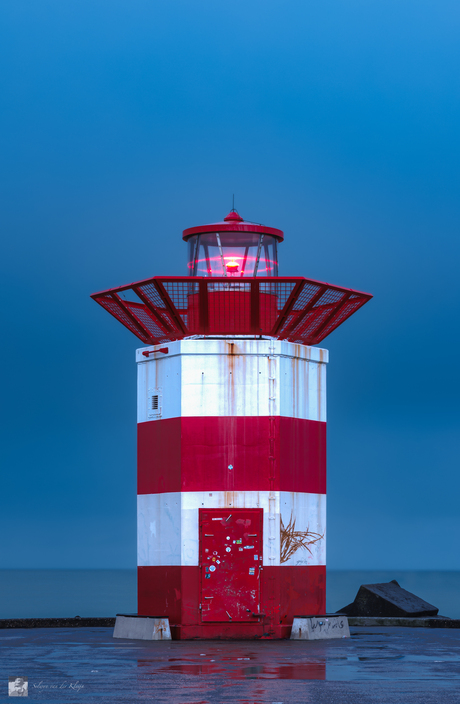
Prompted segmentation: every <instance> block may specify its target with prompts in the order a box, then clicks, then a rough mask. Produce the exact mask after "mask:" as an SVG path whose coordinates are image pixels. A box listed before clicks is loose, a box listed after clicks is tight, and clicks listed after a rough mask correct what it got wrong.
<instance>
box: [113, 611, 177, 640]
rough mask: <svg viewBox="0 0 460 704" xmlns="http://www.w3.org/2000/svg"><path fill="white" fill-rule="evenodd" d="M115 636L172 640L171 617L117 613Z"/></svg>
mask: <svg viewBox="0 0 460 704" xmlns="http://www.w3.org/2000/svg"><path fill="white" fill-rule="evenodd" d="M113 637H114V638H131V639H134V640H171V630H170V628H169V619H167V618H158V617H155V616H136V615H126V616H125V615H123V614H117V618H116V621H115V628H114V629H113Z"/></svg>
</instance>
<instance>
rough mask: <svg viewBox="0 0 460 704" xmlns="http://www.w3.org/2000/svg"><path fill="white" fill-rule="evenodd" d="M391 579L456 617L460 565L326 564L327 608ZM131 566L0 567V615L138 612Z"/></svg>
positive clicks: (459, 607) (458, 613)
mask: <svg viewBox="0 0 460 704" xmlns="http://www.w3.org/2000/svg"><path fill="white" fill-rule="evenodd" d="M392 579H396V581H397V582H398V583H399V584H400V585H401V587H403V588H404V589H407V590H408V591H410V592H412V593H413V594H416V595H417V596H419V597H421V598H422V599H425V601H428V602H429V603H430V604H434V605H435V606H437V607H438V608H439V614H440V615H442V616H448V617H450V618H460V571H444V572H439V571H417V572H414V571H411V572H409V571H398V570H393V571H386V570H385V571H369V570H328V572H327V611H328V613H333V612H334V611H338V610H340V609H341V608H342V607H344V606H346V605H347V604H349V603H350V602H352V601H353V599H354V598H355V596H356V593H357V591H358V589H359V587H360V586H361V584H375V583H376V582H389V581H391V580H392ZM136 589H137V577H136V570H135V569H117V570H109V569H106V570H84V569H79V570H56V569H48V570H26V569H24V570H5V569H3V570H0V618H2V619H5V618H46V617H49V618H51V617H57V618H63V617H74V616H80V617H82V618H83V617H84V616H115V614H117V613H136V610H137V603H136Z"/></svg>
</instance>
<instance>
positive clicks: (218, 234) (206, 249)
mask: <svg viewBox="0 0 460 704" xmlns="http://www.w3.org/2000/svg"><path fill="white" fill-rule="evenodd" d="M182 238H183V239H184V240H185V241H186V242H187V244H188V270H189V274H190V276H225V277H231V278H241V277H255V276H259V277H261V276H278V253H277V245H278V243H279V242H282V241H283V232H282V230H278V229H276V228H273V227H265V226H264V225H259V224H257V223H252V222H248V221H246V220H243V218H242V217H241V216H240V215H239V214H238V213H237V211H236V210H231V211H230V213H229V214H228V215H227V217H226V218H224V220H223V222H217V223H213V224H211V225H202V226H201V227H190V228H188V229H187V230H184V231H183V234H182Z"/></svg>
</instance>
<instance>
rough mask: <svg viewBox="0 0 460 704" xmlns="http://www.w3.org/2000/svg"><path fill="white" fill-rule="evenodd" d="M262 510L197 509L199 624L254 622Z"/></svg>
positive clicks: (259, 564) (258, 597) (258, 600)
mask: <svg viewBox="0 0 460 704" xmlns="http://www.w3.org/2000/svg"><path fill="white" fill-rule="evenodd" d="M262 520H263V509H261V508H251V509H246V508H237V509H233V510H232V509H224V510H221V509H200V568H201V616H202V620H203V621H227V622H228V621H230V622H235V621H253V622H256V623H257V622H258V620H259V619H258V614H259V612H260V570H261V569H262V564H263V561H262V526H263V523H262Z"/></svg>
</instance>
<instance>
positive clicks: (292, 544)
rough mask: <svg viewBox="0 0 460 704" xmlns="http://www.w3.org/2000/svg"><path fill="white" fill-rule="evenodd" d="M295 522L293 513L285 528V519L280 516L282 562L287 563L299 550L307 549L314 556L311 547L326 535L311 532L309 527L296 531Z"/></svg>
mask: <svg viewBox="0 0 460 704" xmlns="http://www.w3.org/2000/svg"><path fill="white" fill-rule="evenodd" d="M295 521H296V519H295V518H293V516H292V512H291V517H290V519H289V523H288V524H287V526H285V525H284V523H283V518H282V517H281V516H280V537H281V541H280V562H287V561H288V560H289V558H291V557H292V556H293V554H294V553H295V552H296V551H297V550H298V549H299V548H305V550H308V552H309V553H310V555H312V551H311V550H310V545H314V544H315V543H317V542H318V541H319V540H322V538H324V533H323V535H321V534H320V533H314V532H313V531H310V529H309V527H307V530H304V531H303V530H296V529H295Z"/></svg>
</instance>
